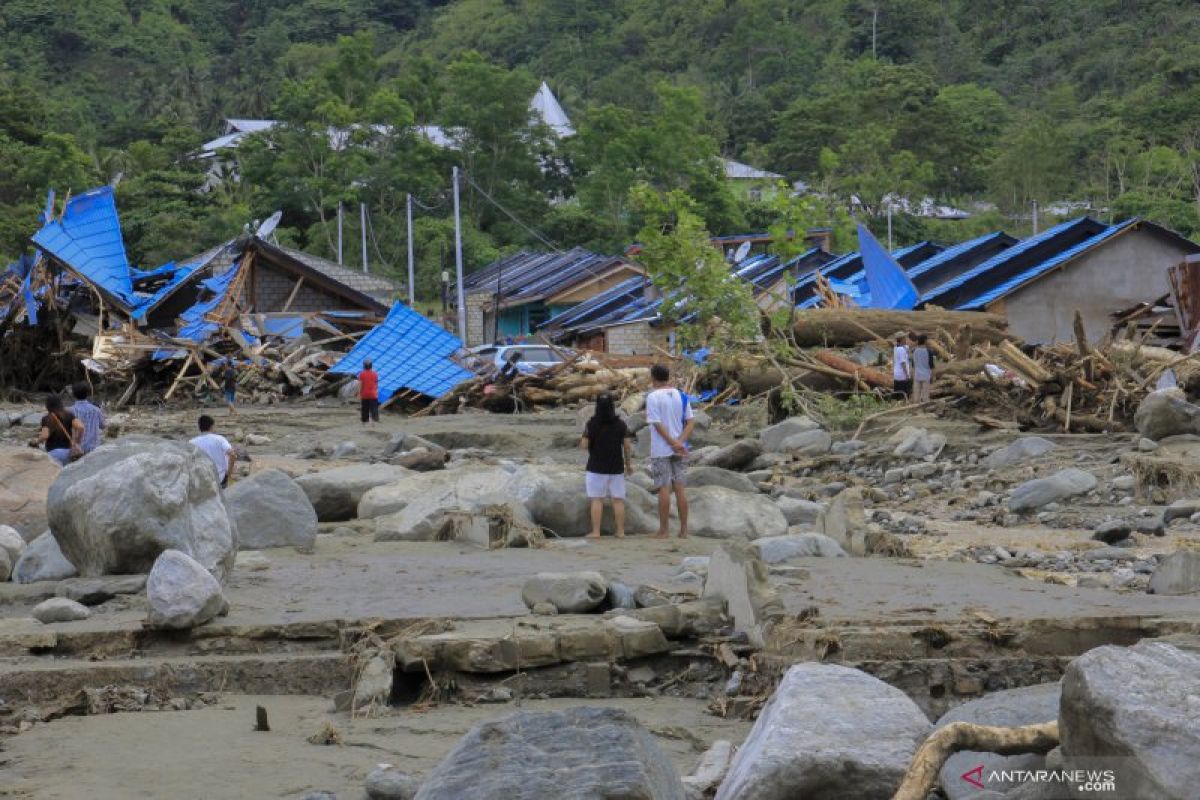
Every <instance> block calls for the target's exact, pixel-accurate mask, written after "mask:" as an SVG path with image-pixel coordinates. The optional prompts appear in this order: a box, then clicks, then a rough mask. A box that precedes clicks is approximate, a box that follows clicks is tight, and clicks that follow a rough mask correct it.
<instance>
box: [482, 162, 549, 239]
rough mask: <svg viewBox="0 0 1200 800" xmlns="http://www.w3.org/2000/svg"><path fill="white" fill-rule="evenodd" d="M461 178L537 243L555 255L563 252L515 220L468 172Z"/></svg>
mask: <svg viewBox="0 0 1200 800" xmlns="http://www.w3.org/2000/svg"><path fill="white" fill-rule="evenodd" d="M462 176H463V177H464V178H466V179H467V183H469V184H471V186H472V187H473V188H474V189H475V191H477V192H479V193H480V194H481V195H483V196H484V198H485V199H486V200H487V201H488V202H489V203H491V204H492V205H494V206H495V207H496V208H498V209H500V211H502V212H504V214H505V216H507V217H508V218H509V219H511V220H512V221H513V222H515V223H517V224H518V225H520V226H521V227H522V228H524V229H525V232H526V233H528V234H530V235H531V236H533V238H535V239H537V240H538V241H539V242H541V243H542V244H544V245H546V246H547V247H549V248H550V249H551V250H553V251H554V252H556V253H561V252H563V249H562V248H561V247H559V246H558V245H556V244H555V243H554V242H552V241H550V240H549V239H547V238H546V237H545V236H542V235H541V234H540V233H538V232H537V231H535V230H534V229H533V228H531V227H529V226H528V225H526V224H525V223H524V222H522V221H521V220H519V219H518V218H517V215H516V214H514V213H512V212H511V211H509V210H508V209H507V208H505V207H504V206H502V205H500V204H499V203H498V202H496V200H495V199H494V198H493V197H492V196H491V195H490V194H488V193H487V192H485V191H484V190H483V187H481V186H480V185H479V184H477V183H476V182H475V181H474V179H473V178H471V175H470V173H468V172H463V173H462Z"/></svg>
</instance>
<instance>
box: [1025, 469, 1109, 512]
mask: <svg viewBox="0 0 1200 800" xmlns="http://www.w3.org/2000/svg"><path fill="white" fill-rule="evenodd" d="M1094 488H1096V476H1095V475H1093V474H1091V473H1090V472H1084V471H1083V470H1081V469H1076V468H1075V467H1070V468H1068V469H1064V470H1061V471H1059V472H1056V473H1054V474H1053V475H1050V476H1047V477H1045V478H1035V479H1033V480H1031V481H1026V482H1025V483H1022V484H1021V485H1020V486H1018V487H1017V488H1016V489H1013V493H1012V496H1011V497H1009V499H1008V510H1009V511H1012V512H1013V513H1014V514H1019V513H1024V512H1029V511H1036V510H1037V509H1039V508H1042V507H1043V506H1047V505H1049V504H1050V503H1055V502H1058V501H1059V500H1065V499H1067V498H1068V497H1074V496H1075V495H1080V494H1085V493H1087V492H1090V491H1091V490H1092V489H1094Z"/></svg>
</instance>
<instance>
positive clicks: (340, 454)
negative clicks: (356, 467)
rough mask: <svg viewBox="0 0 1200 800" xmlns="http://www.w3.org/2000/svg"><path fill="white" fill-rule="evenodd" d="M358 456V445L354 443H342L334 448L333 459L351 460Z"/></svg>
mask: <svg viewBox="0 0 1200 800" xmlns="http://www.w3.org/2000/svg"><path fill="white" fill-rule="evenodd" d="M356 455H358V445H356V444H355V443H354V442H340V443H339V444H338V445H337V446H336V447H334V448H333V453H332V458H350V457H351V456H356Z"/></svg>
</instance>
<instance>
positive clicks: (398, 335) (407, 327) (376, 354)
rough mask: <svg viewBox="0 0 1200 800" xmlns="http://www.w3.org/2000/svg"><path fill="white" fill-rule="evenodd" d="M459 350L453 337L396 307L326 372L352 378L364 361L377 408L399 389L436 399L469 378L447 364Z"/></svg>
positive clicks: (435, 325) (460, 343)
mask: <svg viewBox="0 0 1200 800" xmlns="http://www.w3.org/2000/svg"><path fill="white" fill-rule="evenodd" d="M461 349H462V342H461V341H460V340H459V338H458V337H457V336H455V335H454V334H452V333H450V332H448V331H446V330H444V329H443V328H441V327H440V326H438V325H437V324H436V323H434V322H432V321H431V320H428V319H426V318H425V317H423V316H422V315H420V314H418V313H417V312H416V311H413V310H412V309H411V308H409V307H408V306H406V305H404V304H403V303H396V304H395V305H393V306H392V310H391V311H389V312H388V315H387V318H386V319H384V321H383V322H381V323H379V324H378V325H376V326H375V327H374V328H372V329H371V330H370V331H369V332H368V333H367V334H366V335H365V336H363V337H362V338H361V339H359V340H358V343H357V344H356V345H354V347H353V348H352V349H351V350H350V352H348V353H346V355H345V356H343V357H342V359H341V360H340V361H338V362H337V363H336V364H334V365H333V367H332V368H330V370H329V371H330V372H333V373H337V374H340V375H357V374H358V373H359V372H360V371H361V370H362V364H363V361H364V360H366V359H370V360H371V361H372V362H374V369H375V371H376V372H378V373H379V401H380V402H381V403H386V402H387V401H388V400H389V399H391V397H392V396H393V395H395V394H396V393H397V392H400V391H403V390H405V389H408V390H411V391H414V392H417V393H419V394H423V395H426V396H427V397H441V396H442V395H444V394H446V392H448V391H450V390H451V389H453V388H454V387H455V386H457V385H458V384H460V383H462V382H463V381H465V380H468V379H469V378H472V377H474V375H473V374H472V373H471V372H468V371H467V370H465V369H463V368H462V367H460V366H459V365H458V364H456V363H454V362H453V361H451V360H450V357H451V356H452V355H454V354H455V353H456V352H458V351H459V350H461Z"/></svg>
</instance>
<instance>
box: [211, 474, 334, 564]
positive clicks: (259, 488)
mask: <svg viewBox="0 0 1200 800" xmlns="http://www.w3.org/2000/svg"><path fill="white" fill-rule="evenodd" d="M225 505H226V507H227V508H228V509H229V515H230V516H231V517H233V520H234V523H235V524H236V525H237V530H238V548H239V549H241V550H260V549H262V548H264V547H296V548H299V549H300V550H306V551H307V550H311V549H312V547H313V543H314V542H316V540H317V512H316V511H315V510H314V509H313V506H312V503H310V502H309V501H308V495H306V494H305V493H304V490H303V489H301V488H300V487H299V486H298V485H297V484H296V482H295V481H293V480H292V479H291V478H289V477H288V476H287V474H286V473H284V472H282V471H280V470H277V469H265V470H263V471H261V472H255V473H254V474H252V475H251V476H250V477H248V478H246V479H245V480H242V481H238V482H237V483H236V484H234V486H233V487H232V488H231V489H229V491H227V492H226V493H225Z"/></svg>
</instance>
